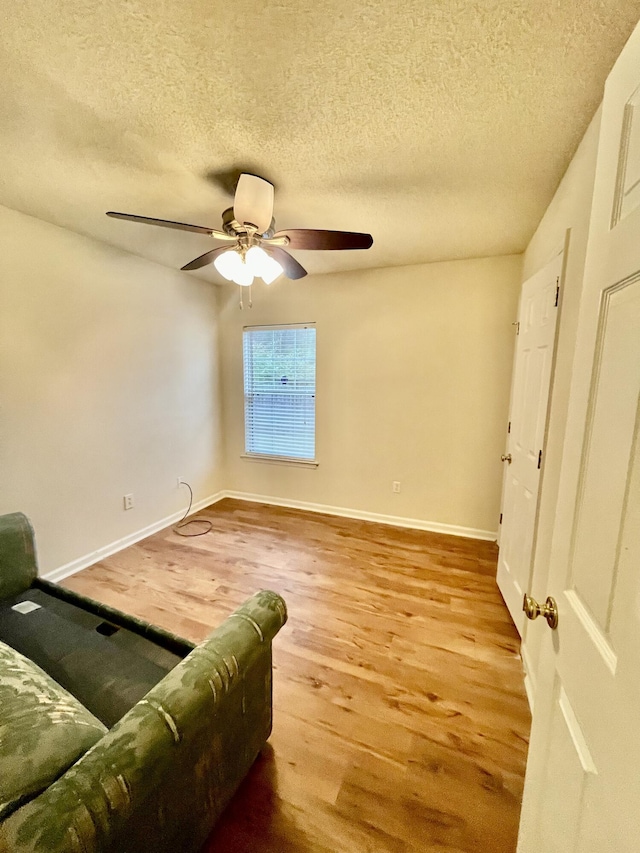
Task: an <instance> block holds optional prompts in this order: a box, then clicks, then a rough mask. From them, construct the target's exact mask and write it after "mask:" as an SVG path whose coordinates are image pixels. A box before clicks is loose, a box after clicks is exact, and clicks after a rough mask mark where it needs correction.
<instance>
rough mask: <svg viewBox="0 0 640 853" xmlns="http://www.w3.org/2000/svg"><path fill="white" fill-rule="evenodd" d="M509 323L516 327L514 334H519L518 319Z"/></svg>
mask: <svg viewBox="0 0 640 853" xmlns="http://www.w3.org/2000/svg"><path fill="white" fill-rule="evenodd" d="M511 325H512V326H515V327H516V335H519V334H520V321H519V320H514V321H513V323H512V324H511Z"/></svg>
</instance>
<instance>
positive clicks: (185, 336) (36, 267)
mask: <svg viewBox="0 0 640 853" xmlns="http://www.w3.org/2000/svg"><path fill="white" fill-rule="evenodd" d="M0 232H1V233H2V235H3V240H2V252H1V253H0V270H1V273H0V282H1V283H0V512H11V511H15V510H22V511H24V512H25V513H26V514H27V515H28V516H29V517H30V518H31V520H32V522H33V524H34V526H35V530H36V535H37V543H38V550H39V559H40V571H41V573H47V572H50V571H51V570H53V569H57V568H59V567H61V566H63V565H65V564H67V563H70V562H72V561H76V560H80V559H82V558H83V557H86V556H87V555H90V554H91V553H92V552H94V551H95V550H96V549H100V548H104V547H106V546H108V545H109V544H110V543H113V542H115V541H117V540H120V539H121V538H123V537H127V536H130V535H132V534H134V533H136V532H137V531H140V530H142V529H144V528H146V527H147V526H149V525H152V524H155V523H157V522H158V521H160V520H162V519H163V518H166V517H167V516H169V515H172V514H174V513H176V512H178V511H180V510H182V509H184V508H185V507H186V502H187V498H188V493H187V490H186V489H185V488H184V487H183V488H181V489H178V487H177V485H176V478H177V477H178V476H182V477H183V478H185V479H186V480H188V481H190V482H191V484H192V485H193V488H194V491H195V493H196V499H198V498H200V499H202V498H204V497H206V496H209V495H212V494H213V493H215V492H217V491H218V490H219V489H220V488H221V486H222V482H221V458H220V454H221V447H220V444H221V443H220V428H219V411H220V406H219V395H218V372H219V371H218V356H217V319H216V315H217V309H216V297H215V288H213V287H212V286H211V285H209V284H206V283H204V282H202V281H198V280H196V279H193V278H190V277H189V276H187V275H185V274H184V273H180V272H175V271H172V270H170V269H167V268H166V267H162V266H159V265H157V264H153V263H150V262H149V261H146V260H142V259H140V258H136V257H134V256H132V255H128V254H125V253H123V252H121V251H117V250H115V249H112V248H109V247H108V246H105V245H103V244H100V243H96V242H94V241H92V240H89V239H87V238H84V237H81V236H79V235H77V234H75V233H72V232H70V231H66V230H64V229H61V228H57V227H56V226H54V225H49V224H47V223H44V222H41V221H39V220H37V219H33V218H31V217H27V216H24V215H22V214H20V213H16V212H15V211H12V210H8V209H6V208H0ZM127 493H133V494H134V496H135V504H136V505H135V508H134V509H132V510H129V511H127V512H125V511H124V510H123V502H122V499H123V495H125V494H127Z"/></svg>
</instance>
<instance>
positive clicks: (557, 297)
mask: <svg viewBox="0 0 640 853" xmlns="http://www.w3.org/2000/svg"><path fill="white" fill-rule="evenodd" d="M559 298H560V276H558V278H557V279H556V301H555V307H556V308H557V307H558V299H559Z"/></svg>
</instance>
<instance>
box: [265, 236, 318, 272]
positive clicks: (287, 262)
mask: <svg viewBox="0 0 640 853" xmlns="http://www.w3.org/2000/svg"><path fill="white" fill-rule="evenodd" d="M262 248H263V249H264V251H265V252H266V253H267V254H268V255H271V257H272V258H273V259H274V261H277V262H278V263H279V264H280V266H281V267H282V269H283V270H284V274H285V275H286V277H287V278H293V279H296V278H304V277H305V275H306V274H307V271H306V269H305V268H304V267H303V266H302V264H299V263H298V262H297V261H296V259H295V258H294V257H293V255H290V254H289V252H285V250H284V249H281V248H280V247H279V246H269V245H266V244H265V245H263V246H262Z"/></svg>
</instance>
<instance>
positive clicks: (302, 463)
mask: <svg viewBox="0 0 640 853" xmlns="http://www.w3.org/2000/svg"><path fill="white" fill-rule="evenodd" d="M240 458H241V459H251V460H252V461H253V462H270V463H271V464H272V465H293V466H294V467H295V468H317V467H318V464H319V463H318V462H316V461H315V459H295V458H294V457H292V456H261V455H260V454H259V453H241V454H240Z"/></svg>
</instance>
